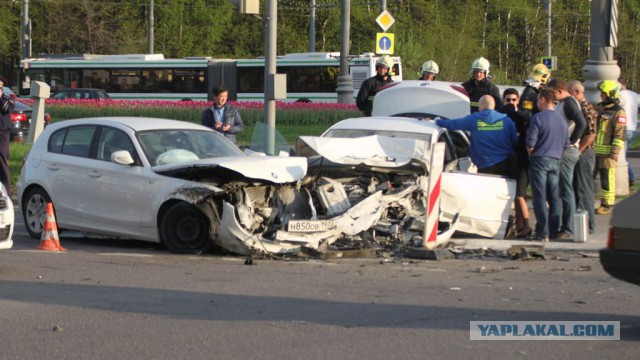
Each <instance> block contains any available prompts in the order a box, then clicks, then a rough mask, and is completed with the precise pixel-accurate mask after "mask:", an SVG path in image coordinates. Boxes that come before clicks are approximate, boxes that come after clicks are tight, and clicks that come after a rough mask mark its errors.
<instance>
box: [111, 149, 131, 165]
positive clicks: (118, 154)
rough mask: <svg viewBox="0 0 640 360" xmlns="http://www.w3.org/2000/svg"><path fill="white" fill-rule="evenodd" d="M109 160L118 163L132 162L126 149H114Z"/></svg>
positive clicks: (129, 163)
mask: <svg viewBox="0 0 640 360" xmlns="http://www.w3.org/2000/svg"><path fill="white" fill-rule="evenodd" d="M111 161H112V162H114V163H116V164H120V165H131V164H133V163H134V161H133V158H132V157H131V154H130V153H129V152H128V151H127V150H118V151H114V152H113V154H111Z"/></svg>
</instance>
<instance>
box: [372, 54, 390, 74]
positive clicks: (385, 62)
mask: <svg viewBox="0 0 640 360" xmlns="http://www.w3.org/2000/svg"><path fill="white" fill-rule="evenodd" d="M378 66H385V67H386V68H387V69H389V70H391V69H392V68H393V59H391V56H389V55H383V56H380V57H379V58H378V60H377V61H376V67H378Z"/></svg>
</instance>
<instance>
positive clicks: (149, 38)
mask: <svg viewBox="0 0 640 360" xmlns="http://www.w3.org/2000/svg"><path fill="white" fill-rule="evenodd" d="M153 21H154V20H153V0H149V34H148V36H147V41H148V46H149V54H153V41H154V38H153V37H154V26H155V25H154V23H153Z"/></svg>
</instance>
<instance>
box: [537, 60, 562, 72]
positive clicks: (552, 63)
mask: <svg viewBox="0 0 640 360" xmlns="http://www.w3.org/2000/svg"><path fill="white" fill-rule="evenodd" d="M541 62H542V63H543V64H544V65H545V66H546V67H547V68H549V70H551V71H555V70H558V57H557V56H543V57H542V59H541Z"/></svg>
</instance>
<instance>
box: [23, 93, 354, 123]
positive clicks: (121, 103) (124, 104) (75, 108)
mask: <svg viewBox="0 0 640 360" xmlns="http://www.w3.org/2000/svg"><path fill="white" fill-rule="evenodd" d="M20 101H21V102H23V103H25V104H27V105H29V106H33V103H34V100H33V99H20ZM229 104H231V105H234V106H236V107H237V108H238V110H239V111H240V115H241V116H242V120H243V121H244V122H245V124H246V125H253V124H255V123H256V122H264V105H263V103H262V102H258V101H239V102H233V101H231V102H229ZM212 105H213V102H207V101H160V100H156V101H149V100H147V101H140V100H100V101H96V100H75V99H66V100H54V99H47V100H46V105H45V109H46V111H47V112H48V113H49V115H51V121H52V122H55V121H59V120H66V119H75V118H83V117H98V116H140V117H156V118H167V119H176V120H185V121H190V122H195V123H199V122H200V118H201V116H202V111H203V110H204V109H206V108H207V107H210V106H212ZM360 116H362V114H361V113H360V112H359V111H358V110H357V109H356V107H355V105H352V104H333V103H295V102H280V101H278V102H277V103H276V122H277V123H278V124H282V125H332V124H334V123H336V122H337V121H340V120H342V119H346V118H350V117H360Z"/></svg>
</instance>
